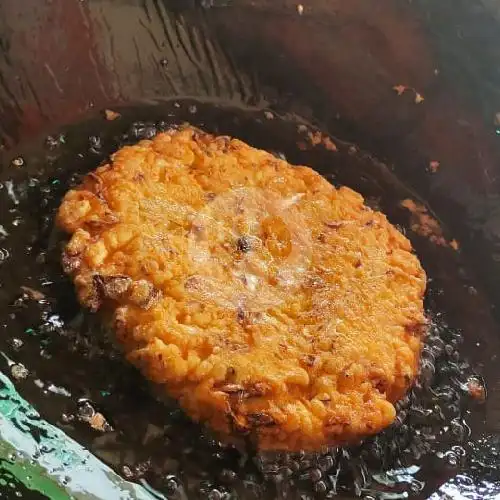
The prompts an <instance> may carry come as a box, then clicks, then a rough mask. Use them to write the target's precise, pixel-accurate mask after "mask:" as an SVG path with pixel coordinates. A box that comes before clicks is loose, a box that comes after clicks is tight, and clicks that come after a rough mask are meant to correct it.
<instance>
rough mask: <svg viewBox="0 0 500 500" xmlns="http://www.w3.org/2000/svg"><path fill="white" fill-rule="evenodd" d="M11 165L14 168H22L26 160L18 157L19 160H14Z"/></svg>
mask: <svg viewBox="0 0 500 500" xmlns="http://www.w3.org/2000/svg"><path fill="white" fill-rule="evenodd" d="M11 163H12V165H13V166H14V167H22V166H23V165H24V159H23V158H22V157H21V156H18V157H17V158H14V159H13V160H12V162H11Z"/></svg>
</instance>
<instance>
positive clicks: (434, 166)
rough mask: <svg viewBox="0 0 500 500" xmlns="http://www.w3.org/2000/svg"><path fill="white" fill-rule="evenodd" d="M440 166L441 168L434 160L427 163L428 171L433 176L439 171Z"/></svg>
mask: <svg viewBox="0 0 500 500" xmlns="http://www.w3.org/2000/svg"><path fill="white" fill-rule="evenodd" d="M440 166H441V164H440V163H439V162H438V161H436V160H432V161H431V162H429V170H430V171H431V172H432V173H433V174H435V173H436V172H437V171H438V170H439V167H440Z"/></svg>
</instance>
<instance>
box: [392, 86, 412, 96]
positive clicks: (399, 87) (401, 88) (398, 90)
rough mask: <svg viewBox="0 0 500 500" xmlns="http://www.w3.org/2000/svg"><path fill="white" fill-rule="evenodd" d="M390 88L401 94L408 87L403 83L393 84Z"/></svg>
mask: <svg viewBox="0 0 500 500" xmlns="http://www.w3.org/2000/svg"><path fill="white" fill-rule="evenodd" d="M392 88H393V90H395V91H396V92H397V94H398V95H403V94H404V93H405V92H406V90H407V89H408V87H406V86H405V85H394V87H392Z"/></svg>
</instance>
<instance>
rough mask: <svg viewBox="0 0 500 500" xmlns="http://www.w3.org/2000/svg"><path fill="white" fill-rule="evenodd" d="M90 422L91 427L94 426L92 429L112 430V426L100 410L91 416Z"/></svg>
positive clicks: (100, 430)
mask: <svg viewBox="0 0 500 500" xmlns="http://www.w3.org/2000/svg"><path fill="white" fill-rule="evenodd" d="M89 424H90V427H92V429H95V430H96V431H99V432H106V431H110V430H112V429H111V426H110V425H109V424H108V422H107V421H106V419H105V418H104V415H103V414H102V413H99V412H97V413H94V415H92V417H90V419H89Z"/></svg>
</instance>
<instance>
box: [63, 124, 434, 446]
mask: <svg viewBox="0 0 500 500" xmlns="http://www.w3.org/2000/svg"><path fill="white" fill-rule="evenodd" d="M58 223H59V225H60V227H62V228H63V229H64V230H65V231H67V232H68V233H69V234H70V235H71V238H70V240H69V243H68V244H67V246H66V248H65V250H64V254H63V266H64V269H65V271H66V272H67V273H68V274H70V275H71V277H72V279H73V281H74V283H75V286H76V290H77V294H78V297H79V300H80V302H81V303H82V304H83V305H84V306H86V307H88V308H89V309H91V310H92V311H98V310H101V311H102V312H103V314H104V316H105V317H106V318H107V320H108V321H110V322H111V324H112V326H113V330H114V332H115V333H116V338H117V340H118V342H119V344H121V346H122V347H123V350H124V352H125V356H126V358H127V359H128V360H129V361H130V362H131V363H133V364H134V365H136V366H137V367H138V368H139V369H140V370H141V371H142V373H143V375H144V376H145V377H147V378H148V379H149V380H151V381H152V382H154V383H155V384H157V385H158V386H159V387H160V390H161V391H164V393H165V394H167V395H169V396H171V397H174V398H176V399H177V400H178V401H179V402H180V404H181V406H182V407H183V408H184V410H185V411H186V412H187V414H189V415H190V416H191V417H192V418H193V419H195V420H197V421H201V422H206V423H208V424H209V426H210V427H211V428H212V429H213V430H214V431H216V433H218V435H219V436H221V437H222V438H226V439H232V438H233V437H234V436H247V437H249V438H251V439H253V441H254V442H255V444H256V445H257V446H258V447H259V448H260V449H273V450H290V451H293V450H317V449H319V448H321V447H322V446H323V445H337V444H343V443H346V442H351V441H355V440H357V439H359V438H362V437H364V436H366V435H370V434H374V433H377V432H378V431H380V430H381V429H383V428H385V427H386V426H388V425H390V424H391V422H392V421H393V420H394V418H395V409H394V406H393V403H394V402H395V401H397V400H398V399H399V398H401V397H402V396H403V395H404V393H405V392H406V391H407V389H408V388H409V386H410V385H411V383H412V381H413V379H414V377H415V376H416V373H417V371H418V361H419V354H420V348H421V342H422V335H423V333H424V330H425V327H424V325H425V317H424V312H423V295H424V292H425V284H426V277H425V273H424V271H423V269H422V267H421V265H420V263H419V261H418V259H417V257H416V256H415V255H413V254H412V248H411V245H410V242H409V241H408V240H407V239H406V238H405V237H404V236H403V235H402V234H401V233H399V232H398V231H397V230H396V229H395V228H394V227H393V226H392V225H391V224H390V223H389V222H388V221H387V219H386V217H385V216H384V215H383V214H381V213H379V212H375V211H372V210H371V209H369V208H368V207H366V206H365V205H364V204H363V198H362V197H361V195H359V194H357V193H356V192H354V191H352V190H351V189H348V188H346V187H342V188H340V189H335V188H334V187H333V186H332V185H331V184H330V183H328V182H327V181H326V180H325V179H324V178H323V177H321V176H320V175H319V174H317V173H316V172H314V171H313V170H311V169H310V168H307V167H297V166H291V165H290V164H288V163H287V162H286V161H283V160H280V159H278V158H275V157H274V156H273V155H271V154H269V153H267V152H265V151H261V150H257V149H254V148H252V147H250V146H248V145H247V144H245V143H243V142H241V141H239V140H237V139H230V138H229V137H215V136H212V135H208V134H205V133H203V132H201V131H199V130H195V129H193V128H190V127H186V128H183V129H180V130H170V131H168V132H166V133H162V134H159V135H158V136H156V137H155V138H154V139H153V140H145V141H141V142H140V143H138V144H137V145H134V146H126V147H124V148H122V149H121V150H119V151H118V152H117V153H115V154H114V155H113V157H112V161H111V162H110V163H109V164H108V165H105V166H103V167H100V168H98V169H97V170H95V171H94V172H92V173H91V174H89V175H88V176H87V177H86V178H85V180H84V181H83V183H82V185H81V186H79V187H77V188H76V189H73V190H71V191H69V192H68V193H67V194H66V196H65V198H64V201H63V202H62V205H61V207H60V209H59V214H58Z"/></svg>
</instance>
